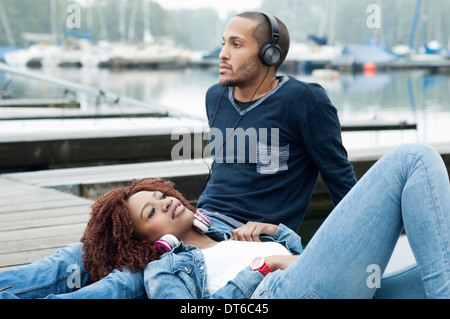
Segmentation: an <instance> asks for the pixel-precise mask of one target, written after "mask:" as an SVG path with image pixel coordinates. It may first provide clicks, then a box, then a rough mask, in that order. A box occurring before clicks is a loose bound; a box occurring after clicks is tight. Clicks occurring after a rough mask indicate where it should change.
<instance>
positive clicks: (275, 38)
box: [263, 13, 280, 45]
mask: <svg viewBox="0 0 450 319" xmlns="http://www.w3.org/2000/svg"><path fill="white" fill-rule="evenodd" d="M263 15H265V16H266V18H267V19H268V20H269V22H270V28H271V33H272V36H271V40H270V42H271V43H272V44H273V45H277V44H278V39H279V38H280V31H279V29H278V22H277V19H275V17H274V16H273V15H271V14H269V13H263Z"/></svg>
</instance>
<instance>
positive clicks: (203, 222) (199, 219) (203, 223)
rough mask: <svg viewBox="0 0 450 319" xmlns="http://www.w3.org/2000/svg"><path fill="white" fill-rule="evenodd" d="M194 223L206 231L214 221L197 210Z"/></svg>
mask: <svg viewBox="0 0 450 319" xmlns="http://www.w3.org/2000/svg"><path fill="white" fill-rule="evenodd" d="M192 225H194V226H195V227H197V228H198V229H199V230H200V231H202V232H204V233H205V232H207V231H208V230H209V228H210V227H211V225H212V222H211V221H210V220H209V218H208V217H206V216H205V215H203V214H202V213H200V212H199V211H197V212H196V213H195V215H194V221H193V222H192Z"/></svg>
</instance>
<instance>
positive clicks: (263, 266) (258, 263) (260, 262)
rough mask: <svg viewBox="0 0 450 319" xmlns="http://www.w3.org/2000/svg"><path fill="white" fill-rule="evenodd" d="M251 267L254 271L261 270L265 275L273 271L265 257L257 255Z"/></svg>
mask: <svg viewBox="0 0 450 319" xmlns="http://www.w3.org/2000/svg"><path fill="white" fill-rule="evenodd" d="M250 268H251V269H252V270H253V271H256V270H257V271H259V272H260V273H261V274H262V275H263V276H266V275H267V274H268V273H271V272H272V269H270V267H269V265H268V264H267V263H266V262H265V261H264V257H256V258H255V259H253V261H252V263H251V264H250Z"/></svg>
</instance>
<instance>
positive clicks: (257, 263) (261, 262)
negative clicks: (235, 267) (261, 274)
mask: <svg viewBox="0 0 450 319" xmlns="http://www.w3.org/2000/svg"><path fill="white" fill-rule="evenodd" d="M262 265H264V258H262V257H256V258H255V259H253V261H252V264H251V268H252V269H253V270H257V269H259V268H261V267H262Z"/></svg>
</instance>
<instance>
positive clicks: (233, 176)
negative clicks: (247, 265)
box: [0, 13, 356, 298]
mask: <svg viewBox="0 0 450 319" xmlns="http://www.w3.org/2000/svg"><path fill="white" fill-rule="evenodd" d="M269 19H273V18H272V17H271V16H266V15H264V14H261V13H244V14H240V15H238V16H237V17H235V18H234V19H232V20H231V22H230V23H229V25H228V27H227V29H226V30H225V32H224V34H223V41H224V47H223V50H222V52H221V54H220V58H221V59H222V63H221V65H220V83H219V84H217V85H214V86H213V87H212V88H210V89H209V90H208V92H207V94H206V108H207V114H208V118H209V121H210V126H211V128H212V132H211V133H212V139H213V141H212V143H211V145H212V146H216V147H215V148H214V149H213V150H212V151H213V154H214V157H215V163H214V165H213V167H212V175H211V180H210V182H209V183H208V185H207V187H206V189H205V191H204V192H203V194H202V195H201V196H200V199H199V204H198V208H200V209H201V210H202V211H203V212H204V213H206V214H207V215H208V216H209V217H210V219H211V220H212V222H213V227H212V228H211V231H214V230H230V229H232V228H235V227H240V226H242V225H243V224H245V223H247V221H262V222H267V223H272V224H279V223H283V224H285V225H286V226H288V227H290V228H291V229H293V230H294V231H295V230H296V229H297V228H298V226H299V224H300V223H301V221H302V219H303V217H304V215H305V213H306V209H307V207H308V205H309V201H310V198H311V194H312V191H313V189H314V186H315V183H316V179H317V176H318V172H319V171H320V173H321V175H322V178H323V179H324V180H325V182H326V183H327V185H328V187H329V189H330V192H331V196H332V198H333V201H334V202H335V203H337V202H339V201H340V200H341V199H342V198H343V197H344V195H345V194H346V193H347V191H348V190H350V188H351V187H352V186H353V185H354V184H355V183H356V178H355V175H354V173H353V170H352V166H351V165H350V164H349V163H348V161H347V154H346V151H345V149H344V147H343V146H342V142H341V138H340V124H339V121H338V118H337V115H336V108H335V107H334V106H333V105H332V104H331V102H330V101H329V99H328V97H327V96H326V94H325V92H324V90H323V89H322V88H321V87H320V86H318V85H315V84H306V83H302V82H299V81H297V80H295V79H294V78H291V77H277V76H276V71H277V69H278V68H279V66H280V65H281V64H282V63H283V61H284V59H285V57H286V55H287V52H288V48H289V35H288V32H287V30H286V27H285V26H284V24H283V23H282V22H281V21H279V20H277V22H274V21H273V20H272V23H270V20H269ZM277 25H278V30H279V39H278V36H277V32H278V31H277ZM273 26H274V27H273ZM275 40H276V41H275ZM265 44H268V45H265ZM260 51H263V52H261V53H260ZM238 129H241V130H238ZM230 132H231V134H230ZM236 132H243V133H244V135H246V136H244V138H245V139H249V140H250V141H249V143H245V144H244V143H238V144H236V145H233V144H231V141H232V140H234V138H235V137H236V138H242V136H238V135H239V134H236ZM255 132H256V135H253V134H254V133H255ZM214 134H215V136H213V135H214ZM220 135H221V136H222V139H220V138H217V140H216V142H215V143H214V139H215V138H216V137H219V136H220ZM230 136H231V138H230ZM241 141H242V140H241ZM252 141H253V142H254V143H250V142H252ZM269 141H270V143H269ZM230 145H233V146H231V147H230ZM239 233H240V234H243V235H240V236H243V237H244V238H249V239H252V238H256V237H257V236H258V230H257V229H253V228H252V227H251V224H250V225H245V226H243V227H242V228H241V230H240V231H239ZM248 236H249V237H248ZM82 248H83V247H82V244H81V243H78V244H73V245H69V246H67V247H65V248H62V249H60V251H59V252H58V253H57V254H55V255H53V256H49V257H47V258H45V259H43V260H40V261H38V262H36V263H33V264H30V265H27V266H25V267H22V268H20V269H15V270H10V271H6V272H3V273H1V274H0V289H2V288H5V287H8V286H10V285H12V286H13V287H12V288H10V289H8V290H6V291H4V292H0V298H2V297H4V298H8V297H10V298H15V297H19V298H20V297H22V298H39V297H44V296H45V297H47V298H139V297H142V296H143V295H144V294H145V291H144V289H143V278H142V273H132V272H131V271H129V270H124V271H118V270H114V271H113V272H112V273H111V274H109V275H108V276H107V277H105V278H104V279H102V280H100V281H98V282H95V283H93V284H89V283H90V278H89V274H88V272H87V270H86V269H85V268H84V267H83V257H82V256H83V249H82ZM74 265H76V266H78V268H77V270H78V271H79V279H80V280H79V284H80V285H81V287H83V288H82V289H79V290H77V291H75V292H71V291H73V290H74V289H69V287H68V286H70V285H68V281H67V280H70V278H73V277H74V274H73V269H74ZM17 278H21V280H20V281H18V280H17ZM71 286H72V287H73V286H74V285H71ZM75 288H77V287H75Z"/></svg>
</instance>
